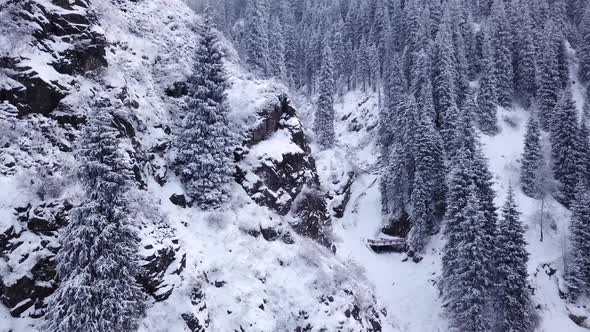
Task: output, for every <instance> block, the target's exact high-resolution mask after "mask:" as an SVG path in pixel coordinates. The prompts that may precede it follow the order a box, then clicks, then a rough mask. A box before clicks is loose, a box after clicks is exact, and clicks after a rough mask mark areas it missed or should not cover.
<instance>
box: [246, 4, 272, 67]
mask: <svg viewBox="0 0 590 332" xmlns="http://www.w3.org/2000/svg"><path fill="white" fill-rule="evenodd" d="M266 9H267V8H266V5H265V0H248V2H247V7H246V13H245V28H246V31H245V36H244V40H243V42H244V48H245V53H246V54H245V57H246V63H247V64H248V66H249V67H250V70H252V71H253V72H255V73H256V74H258V75H262V76H264V75H267V74H268V68H269V63H268V54H269V43H268V36H269V31H268V26H269V24H268V23H269V22H268V20H267V18H268V13H266Z"/></svg>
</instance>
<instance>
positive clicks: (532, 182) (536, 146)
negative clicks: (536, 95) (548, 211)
mask: <svg viewBox="0 0 590 332" xmlns="http://www.w3.org/2000/svg"><path fill="white" fill-rule="evenodd" d="M542 168H543V150H542V146H541V128H540V125H539V121H538V120H537V116H536V115H534V114H532V115H531V116H530V118H529V122H528V124H527V129H526V134H525V137H524V152H523V155H522V165H521V168H520V184H521V186H522V191H523V192H524V193H525V194H526V195H527V196H530V197H534V198H538V197H540V195H541V194H542V191H543V188H542V186H541V176H542V175H541V170H542Z"/></svg>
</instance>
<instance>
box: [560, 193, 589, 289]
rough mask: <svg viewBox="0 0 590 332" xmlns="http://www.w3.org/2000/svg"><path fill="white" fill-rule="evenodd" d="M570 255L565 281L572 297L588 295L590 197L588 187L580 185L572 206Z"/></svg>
mask: <svg viewBox="0 0 590 332" xmlns="http://www.w3.org/2000/svg"><path fill="white" fill-rule="evenodd" d="M571 210H572V215H571V219H570V220H571V221H570V238H569V244H570V255H569V259H568V264H567V266H566V274H565V280H566V282H567V284H568V288H569V291H570V297H571V298H572V299H576V298H577V297H579V296H581V295H584V294H588V289H590V195H589V194H588V187H586V186H585V185H584V184H583V183H579V184H578V186H577V187H576V195H575V199H574V201H573V203H572V206H571Z"/></svg>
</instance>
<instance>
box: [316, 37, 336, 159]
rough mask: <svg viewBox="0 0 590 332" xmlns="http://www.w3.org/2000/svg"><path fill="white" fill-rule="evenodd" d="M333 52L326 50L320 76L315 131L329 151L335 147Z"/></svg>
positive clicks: (327, 48)
mask: <svg viewBox="0 0 590 332" xmlns="http://www.w3.org/2000/svg"><path fill="white" fill-rule="evenodd" d="M332 63H333V60H332V50H331V49H330V47H329V46H326V47H325V48H324V52H323V63H322V70H321V74H320V95H319V97H318V103H317V110H316V115H315V122H314V130H315V134H316V136H317V141H318V144H319V145H320V146H321V147H322V148H324V149H328V148H331V147H333V146H334V143H335V142H336V136H335V132H334V72H333V68H332Z"/></svg>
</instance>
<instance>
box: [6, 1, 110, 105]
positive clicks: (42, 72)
mask: <svg viewBox="0 0 590 332" xmlns="http://www.w3.org/2000/svg"><path fill="white" fill-rule="evenodd" d="M4 6H5V8H0V10H4V11H6V13H7V14H12V19H13V20H15V22H16V23H14V24H13V25H11V26H9V27H8V29H11V30H12V31H10V33H13V34H16V33H23V34H24V33H25V32H29V31H28V29H30V27H34V28H33V31H31V33H30V34H26V35H27V36H28V38H30V40H27V39H21V40H22V42H23V43H24V42H28V44H29V45H27V46H25V45H19V47H17V49H16V51H15V52H14V53H13V54H10V53H9V54H8V55H3V54H2V53H0V78H3V77H4V78H5V80H6V81H7V82H6V83H3V84H0V104H1V103H2V102H3V101H7V102H8V103H10V104H12V105H13V106H15V107H16V108H17V109H18V111H19V113H20V114H21V115H25V114H29V113H42V114H47V113H50V112H52V111H53V110H55V109H56V107H57V106H58V104H59V102H60V101H61V100H62V99H63V98H64V97H65V96H66V95H67V93H68V90H69V89H70V87H71V86H73V85H75V80H72V77H75V76H76V75H85V74H86V73H88V72H90V71H93V70H96V69H98V68H101V67H104V66H106V65H107V61H106V57H105V47H106V40H105V38H104V36H103V35H102V34H101V33H99V32H98V31H99V30H98V29H96V26H97V19H96V15H95V14H94V12H93V9H92V6H91V5H90V1H89V0H74V1H66V0H52V1H51V3H48V2H47V1H38V0H24V1H23V0H18V1H17V0H9V1H8V2H7V3H6V4H5V5H4Z"/></svg>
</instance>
